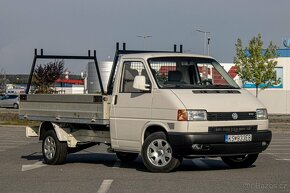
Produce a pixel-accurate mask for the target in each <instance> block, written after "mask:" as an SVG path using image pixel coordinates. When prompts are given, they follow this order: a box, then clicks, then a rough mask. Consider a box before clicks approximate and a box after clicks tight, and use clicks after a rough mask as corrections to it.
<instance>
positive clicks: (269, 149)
mask: <svg viewBox="0 0 290 193" xmlns="http://www.w3.org/2000/svg"><path fill="white" fill-rule="evenodd" d="M267 151H289V149H288V148H285V149H277V148H276V149H275V148H273V149H272V148H268V149H267Z"/></svg>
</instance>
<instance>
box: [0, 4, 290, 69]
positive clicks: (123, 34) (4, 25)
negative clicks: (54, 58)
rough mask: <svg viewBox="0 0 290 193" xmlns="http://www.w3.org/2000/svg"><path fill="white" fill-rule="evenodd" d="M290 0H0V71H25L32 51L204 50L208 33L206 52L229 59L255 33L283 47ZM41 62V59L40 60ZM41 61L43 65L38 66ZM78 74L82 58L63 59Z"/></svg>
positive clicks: (106, 54)
mask: <svg viewBox="0 0 290 193" xmlns="http://www.w3.org/2000/svg"><path fill="white" fill-rule="evenodd" d="M289 8H290V1H289V0H276V1H274V0H202V1H201V0H199V1H198V0H143V1H141V0H0V70H1V69H2V71H3V69H4V70H5V72H6V73H7V74H15V73H19V74H28V73H29V71H30V68H31V63H32V60H33V53H34V48H39V49H40V48H43V49H44V53H45V54H62V55H63V54H67V55H86V54H87V50H89V49H91V50H93V49H95V50H96V51H97V57H98V60H99V61H103V60H108V59H110V58H111V59H112V58H113V56H114V51H115V44H116V42H117V41H118V42H126V43H127V48H128V49H143V48H144V45H143V39H142V38H138V37H137V36H138V35H141V36H143V35H150V36H152V37H151V38H147V39H146V41H145V49H148V50H172V49H173V44H182V45H183V50H184V51H185V52H189V53H196V54H202V53H203V49H204V47H203V46H204V34H202V33H199V32H197V31H196V30H197V29H201V30H203V31H209V32H210V34H209V36H210V38H211V41H210V55H212V56H213V57H215V58H216V59H217V60H218V61H219V62H232V61H233V57H234V55H235V43H236V40H237V39H238V38H241V39H242V41H243V43H244V45H246V44H247V43H248V41H249V40H250V38H252V37H253V36H256V35H257V34H258V33H261V34H262V38H263V41H264V45H265V46H267V45H268V44H269V42H270V41H273V42H274V44H276V45H277V46H278V47H280V48H284V46H283V44H282V40H283V38H290V16H289ZM41 62H43V63H45V62H46V61H41ZM41 62H40V63H41ZM65 63H66V65H68V67H69V68H70V70H71V71H72V72H73V73H75V74H79V73H80V71H81V70H83V69H84V68H85V67H84V65H85V63H86V62H85V61H82V62H79V63H82V65H83V66H81V65H78V64H76V62H75V61H74V62H72V61H65Z"/></svg>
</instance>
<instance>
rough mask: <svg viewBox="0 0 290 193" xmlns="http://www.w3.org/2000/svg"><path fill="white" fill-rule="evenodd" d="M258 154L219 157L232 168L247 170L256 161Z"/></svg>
mask: <svg viewBox="0 0 290 193" xmlns="http://www.w3.org/2000/svg"><path fill="white" fill-rule="evenodd" d="M258 156H259V154H247V155H240V156H225V157H221V158H222V160H223V162H224V163H225V164H227V165H228V166H230V167H232V168H248V167H250V166H251V165H253V163H254V162H255V161H256V160H257V158H258Z"/></svg>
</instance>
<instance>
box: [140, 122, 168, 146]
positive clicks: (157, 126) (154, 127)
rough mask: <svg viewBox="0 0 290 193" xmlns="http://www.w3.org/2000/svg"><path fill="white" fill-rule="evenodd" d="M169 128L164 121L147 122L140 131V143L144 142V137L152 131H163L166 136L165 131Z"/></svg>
mask: <svg viewBox="0 0 290 193" xmlns="http://www.w3.org/2000/svg"><path fill="white" fill-rule="evenodd" d="M168 130H169V127H168V125H167V124H164V123H157V122H149V123H147V124H146V125H145V126H144V129H143V132H142V139H141V142H142V144H143V143H144V141H145V139H146V138H147V137H148V136H149V135H150V134H152V133H155V132H160V131H161V132H164V133H165V135H166V136H167V131H168Z"/></svg>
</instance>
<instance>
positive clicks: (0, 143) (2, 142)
mask: <svg viewBox="0 0 290 193" xmlns="http://www.w3.org/2000/svg"><path fill="white" fill-rule="evenodd" d="M8 143H9V144H11V143H12V144H13V143H17V144H19V143H21V144H28V143H29V142H27V141H1V140H0V145H2V144H8Z"/></svg>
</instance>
